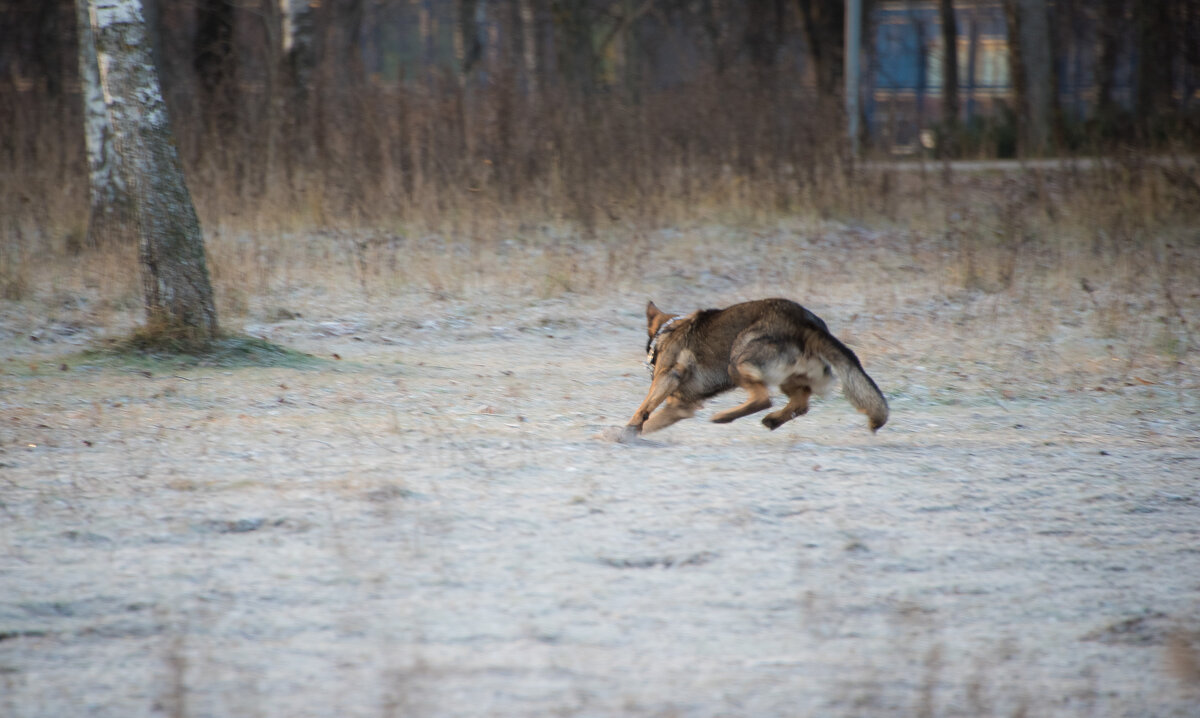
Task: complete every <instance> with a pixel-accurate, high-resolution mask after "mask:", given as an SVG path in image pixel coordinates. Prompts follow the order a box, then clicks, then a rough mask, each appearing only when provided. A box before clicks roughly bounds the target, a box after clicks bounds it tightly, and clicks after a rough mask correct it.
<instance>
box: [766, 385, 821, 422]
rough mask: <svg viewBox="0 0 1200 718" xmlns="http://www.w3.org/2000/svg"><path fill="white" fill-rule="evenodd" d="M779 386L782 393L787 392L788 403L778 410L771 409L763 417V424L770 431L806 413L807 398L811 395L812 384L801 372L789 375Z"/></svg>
mask: <svg viewBox="0 0 1200 718" xmlns="http://www.w3.org/2000/svg"><path fill="white" fill-rule="evenodd" d="M779 388H780V389H781V390H783V393H784V394H787V397H788V403H787V406H785V407H783V408H782V409H780V410H779V411H773V412H771V413H770V414H767V415H766V416H764V417H763V420H762V423H763V426H765V427H767V428H768V429H770V430H771V431H775V430H776V429H778V428H779V427H781V426H783V425H784V424H786V423H787V422H789V421H791V420H792V419H795V418H796V417H797V416H803V415H804V414H807V413H808V398H809V397H810V396H812V386H811V385H809V383H808V377H807V376H805V375H803V374H793V375H791V376H790V377H788V378H787V381H785V382H783V383H782V384H780V385H779Z"/></svg>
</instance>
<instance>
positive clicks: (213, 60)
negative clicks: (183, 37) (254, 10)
mask: <svg viewBox="0 0 1200 718" xmlns="http://www.w3.org/2000/svg"><path fill="white" fill-rule="evenodd" d="M236 18H237V15H236V12H235V7H234V3H233V1H232V0H197V4H196V35H195V38H194V40H193V44H192V53H193V54H192V69H193V70H194V71H195V73H196V85H197V88H198V90H199V97H198V98H197V99H198V100H199V106H200V108H201V111H202V112H203V113H204V115H205V118H204V119H205V124H206V126H207V129H208V130H209V131H210V132H211V131H214V130H215V131H217V132H220V133H222V134H223V133H227V132H229V131H230V130H231V129H232V128H233V126H234V123H235V120H236V115H237V107H238V97H237V78H236V71H237V61H236V58H235V57H234V45H233V37H234V28H235V22H236Z"/></svg>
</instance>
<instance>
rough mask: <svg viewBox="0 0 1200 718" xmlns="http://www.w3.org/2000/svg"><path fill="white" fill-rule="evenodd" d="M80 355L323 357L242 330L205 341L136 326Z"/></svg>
mask: <svg viewBox="0 0 1200 718" xmlns="http://www.w3.org/2000/svg"><path fill="white" fill-rule="evenodd" d="M82 356H83V358H84V359H86V360H89V361H102V362H108V363H112V364H117V365H125V366H136V367H139V368H145V367H147V366H150V365H156V364H157V365H162V364H168V365H171V366H173V367H183V368H186V367H197V366H203V367H222V368H242V367H278V368H288V369H317V368H320V367H323V366H325V365H326V364H328V362H326V361H325V360H323V359H319V358H317V357H314V356H312V355H311V354H305V353H303V352H298V351H296V350H294V349H288V348H287V347H283V346H280V345H278V344H273V343H271V342H269V341H267V340H265V339H260V338H258V337H252V336H247V335H245V334H223V335H221V336H220V337H218V338H217V339H215V340H212V341H210V342H207V343H205V344H198V343H195V342H190V341H188V340H187V338H186V337H182V336H179V335H171V334H169V333H162V332H157V333H156V332H151V331H147V330H145V329H144V328H139V329H138V330H137V331H135V332H134V333H133V334H131V335H129V336H128V337H123V338H118V339H108V340H105V341H104V342H103V343H102V346H100V347H99V348H96V349H92V350H89V351H85V352H83V354H82Z"/></svg>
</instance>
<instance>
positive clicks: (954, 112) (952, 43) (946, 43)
mask: <svg viewBox="0 0 1200 718" xmlns="http://www.w3.org/2000/svg"><path fill="white" fill-rule="evenodd" d="M939 10H940V12H939V14H940V15H941V20H942V137H941V138H940V140H941V141H940V142H939V143H938V151H939V153H940V154H942V155H943V156H954V155H956V154H957V153H958V135H959V130H958V21H957V19H956V18H955V16H954V0H940V5H939Z"/></svg>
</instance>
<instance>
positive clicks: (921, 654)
mask: <svg viewBox="0 0 1200 718" xmlns="http://www.w3.org/2000/svg"><path fill="white" fill-rule="evenodd" d="M781 241H782V240H781ZM864 241H866V240H864ZM664 243H665V244H669V242H667V241H666V240H664ZM664 246H665V245H664ZM763 246H764V247H766V248H765V249H763V252H764V253H765V256H767V257H768V259H767V261H764V262H762V263H758V261H757V260H754V261H751V260H736V259H735V258H734V257H735V256H742V254H744V253H742V254H737V253H734V252H732V251H731V253H730V254H729V255H728V256H722V255H720V248H719V247H717V248H710V249H711V252H710V254H711V255H712V256H714V257H717V259H714V261H713V262H712V263H710V264H703V263H702V264H701V265H700V266H699V268H697V266H696V264H695V263H694V262H693V261H692V258H690V257H688V256H686V253H680V252H673V251H670V250H669V248H664V249H663V250H662V252H661V256H660V257H659V260H658V261H656V262H651V263H650V264H651V266H653V267H654V268H653V269H651V270H648V271H647V272H646V273H645V274H644V275H642V276H639V277H635V278H634V279H632V280H626V281H623V282H622V283H621V284H620V286H614V287H604V286H597V287H593V288H591V289H590V290H588V291H582V292H572V291H561V292H558V293H555V294H554V295H553V296H538V294H539V292H538V291H529V292H523V290H521V289H520V287H516V288H515V289H514V288H511V287H510V291H508V292H506V293H505V292H496V293H489V292H488V291H487V287H483V288H479V289H478V290H474V291H471V292H466V293H465V294H461V295H460V296H458V297H457V298H446V297H445V296H444V295H443V296H441V298H438V297H436V296H431V295H430V293H428V292H425V291H410V292H401V293H395V294H390V295H386V296H381V295H379V294H375V295H374V296H363V295H355V294H354V292H352V291H349V290H348V291H347V292H346V294H345V296H339V297H338V298H337V299H336V300H335V299H331V298H330V297H329V295H327V294H324V295H323V294H321V293H314V292H306V291H301V290H296V291H294V292H293V293H292V294H291V295H288V299H287V302H288V304H287V308H288V310H289V311H292V312H296V313H299V316H292V315H290V314H280V313H279V312H278V311H276V310H275V308H274V307H273V306H267V305H266V304H264V305H263V306H258V305H254V306H252V308H251V310H250V312H249V316H248V318H246V319H245V320H239V321H238V323H239V324H242V325H243V326H244V327H245V329H246V330H247V331H248V332H250V333H252V334H256V335H260V336H265V337H267V338H269V339H272V340H274V341H277V342H279V343H282V344H285V345H288V346H291V347H294V348H297V349H300V350H302V351H306V352H310V353H312V354H313V355H315V356H317V357H319V358H320V359H321V361H320V362H317V363H315V364H314V365H312V366H309V367H293V368H289V367H268V368H264V367H204V366H200V367H190V368H189V367H174V366H171V365H165V364H153V365H150V364H148V365H145V366H141V365H136V364H120V363H114V362H111V361H106V360H97V359H88V358H82V357H81V356H80V355H78V354H75V353H73V352H77V351H78V350H79V349H80V348H81V346H82V345H83V344H84V343H85V342H86V341H89V340H90V339H91V338H92V337H93V336H94V335H95V334H97V333H99V332H101V331H102V330H103V329H104V327H97V326H89V325H88V324H87V322H86V321H85V322H82V323H76V324H72V323H70V322H64V320H63V319H62V316H58V317H57V318H56V319H54V320H53V321H51V320H48V319H43V318H40V315H39V312H38V311H37V308H36V307H34V306H30V305H26V304H16V303H10V304H8V305H4V307H3V313H2V314H0V346H2V347H3V349H2V350H0V715H4V716H13V717H14V718H15V717H18V716H20V717H26V716H28V717H32V716H67V715H89V716H114V717H117V716H119V717H121V718H128V717H130V716H146V715H159V714H165V715H174V716H184V715H186V716H285V717H300V716H490V715H498V716H547V715H580V716H592V715H594V716H600V715H635V716H640V715H645V716H715V715H723V716H892V715H917V716H990V715H1003V716H1016V715H1024V716H1181V717H1182V716H1198V715H1200V685H1197V684H1195V683H1190V682H1189V681H1188V680H1187V676H1186V674H1187V672H1188V660H1189V656H1193V655H1194V654H1193V653H1192V652H1194V651H1195V650H1197V648H1198V647H1200V640H1197V636H1198V635H1200V634H1197V633H1196V631H1197V629H1200V420H1198V415H1197V413H1196V412H1197V411H1198V410H1200V398H1198V392H1197V388H1198V386H1200V373H1198V372H1197V370H1196V367H1195V366H1194V365H1193V363H1192V362H1191V360H1192V359H1194V356H1195V354H1194V352H1193V353H1190V354H1185V355H1184V356H1183V357H1179V356H1176V355H1172V354H1171V353H1170V352H1169V351H1165V350H1160V349H1156V347H1160V346H1163V345H1164V343H1163V342H1161V341H1158V340H1156V339H1155V336H1156V335H1154V334H1148V333H1146V332H1148V331H1150V330H1145V331H1138V330H1136V327H1138V326H1142V325H1143V322H1142V320H1141V319H1137V318H1136V317H1137V316H1138V314H1137V313H1136V312H1135V313H1133V316H1134V317H1135V319H1132V320H1131V321H1130V324H1129V326H1128V327H1126V328H1125V329H1123V330H1122V331H1120V332H1115V333H1114V334H1116V336H1115V337H1113V336H1110V337H1108V338H1104V337H1102V336H1100V334H1099V332H1098V329H1097V327H1098V326H1099V325H1100V324H1102V322H1100V321H1099V320H1100V319H1103V317H1097V316H1096V315H1097V314H1101V313H1102V312H1101V311H1100V310H1101V308H1102V307H1103V306H1109V305H1102V304H1101V303H1100V302H1101V301H1103V297H1101V299H1100V300H1098V299H1097V296H1089V295H1088V294H1084V293H1083V292H1082V291H1077V292H1076V293H1075V294H1071V293H1070V292H1062V291H1058V292H1057V293H1054V294H1053V301H1051V300H1050V299H1046V300H1044V301H1043V299H1041V298H1039V296H1038V295H1037V293H1036V292H1034V291H1032V290H1029V291H1021V290H1011V291H1008V292H1002V293H999V294H983V293H971V292H964V291H949V290H946V289H945V288H941V287H940V286H939V283H940V280H938V279H937V278H936V277H932V276H930V274H929V272H925V271H920V270H916V269H914V270H912V271H911V272H908V273H906V272H904V271H901V270H902V269H903V268H902V267H900V268H893V269H894V270H895V271H891V270H889V271H891V273H890V274H888V275H887V276H888V277H889V278H888V279H887V280H886V281H885V280H883V279H880V280H878V281H875V280H871V281H868V282H866V283H863V282H862V281H859V282H851V281H850V280H849V278H848V273H847V272H841V273H839V272H836V271H833V270H830V272H828V273H825V274H821V273H819V272H816V271H814V272H813V273H812V274H805V273H802V272H799V271H792V270H794V269H795V268H794V267H792V268H789V267H786V266H784V267H781V266H779V265H778V264H777V263H773V262H772V261H770V256H772V255H771V251H772V250H771V247H772V246H774V245H772V244H771V242H770V241H767V242H766V243H765V244H764V245H763ZM654 251H658V250H653V251H652V252H651V254H652V255H653V252H654ZM906 251H907V250H906ZM672 257H673V258H672ZM883 259H884V260H886V256H884V257H883ZM718 260H719V261H718ZM738 261H741V262H742V263H741V264H738ZM830 261H834V262H835V264H836V261H835V260H830ZM897 262H900V260H897ZM885 263H886V261H885ZM897 267H899V264H897ZM827 269H828V268H827ZM834 269H836V267H835V268H834ZM534 270H536V267H534ZM789 272H791V274H792V275H793V276H795V277H798V278H796V279H792V280H789V279H787V278H786V275H787V274H788V273H789ZM509 281H510V282H511V280H509ZM365 286H366V285H364V287H365ZM540 293H541V294H543V295H544V294H545V293H544V292H540ZM771 294H785V295H788V296H792V297H793V298H796V299H798V300H800V301H801V302H802V303H804V304H805V305H807V306H809V307H810V308H812V309H813V310H814V311H816V312H817V313H818V314H820V315H821V316H823V317H824V318H825V319H826V320H827V321H828V323H829V325H830V327H831V329H832V330H833V331H834V332H835V333H836V334H838V335H839V336H840V337H842V338H843V339H844V340H846V341H847V343H849V344H850V345H851V346H852V347H854V348H855V350H856V351H858V352H859V355H860V356H861V357H862V359H863V362H864V364H865V366H866V368H867V370H868V372H870V373H871V375H872V376H873V377H874V378H875V380H876V381H877V382H878V383H879V385H880V386H881V388H882V389H883V390H884V392H885V393H886V394H887V395H888V397H889V399H890V401H891V406H892V419H891V422H890V423H889V424H888V425H887V426H886V427H885V428H884V429H883V430H881V431H880V432H879V433H878V434H877V435H872V434H871V433H870V432H869V431H868V429H867V427H866V425H865V420H864V419H863V417H861V415H858V414H856V413H855V412H854V411H853V410H852V409H851V408H850V407H849V405H848V404H847V403H846V402H845V400H844V399H842V398H841V397H840V395H836V394H835V395H834V396H833V397H830V398H829V399H826V400H823V401H818V402H816V403H815V404H814V407H813V409H812V411H811V412H810V413H809V415H808V416H806V417H801V418H800V419H798V420H796V421H794V422H792V423H791V424H788V425H787V426H785V427H783V428H781V429H780V430H778V431H776V432H769V431H767V430H765V429H764V428H763V427H762V426H760V425H759V424H758V422H757V420H756V419H755V418H750V419H744V420H741V421H738V422H735V423H734V424H731V425H725V426H720V425H714V424H711V423H708V422H707V421H706V418H707V417H708V416H710V415H711V413H712V412H713V411H715V410H719V409H720V408H722V407H727V406H730V405H732V404H733V403H734V402H735V401H738V400H739V397H738V396H737V395H728V396H726V397H722V398H720V399H718V400H716V401H714V402H712V403H710V405H709V406H708V407H707V408H706V409H705V410H704V412H702V414H701V415H700V416H699V417H697V419H694V420H691V421H689V422H684V423H681V424H679V425H676V426H675V427H671V428H670V429H668V430H667V431H664V432H661V433H659V434H655V435H652V436H651V437H650V439H651V440H652V441H650V442H647V443H646V444H644V445H637V446H628V445H622V444H617V443H613V442H611V441H609V440H607V437H608V436H610V435H611V427H613V426H616V425H620V424H623V423H624V422H625V421H626V420H627V419H628V416H629V415H630V414H631V413H632V411H633V409H634V408H635V407H636V406H637V404H638V403H639V401H640V400H641V398H642V396H643V394H644V392H645V390H646V387H647V384H648V378H647V375H646V372H645V370H644V369H643V367H642V366H641V364H640V362H641V359H642V349H643V347H644V343H645V335H644V320H643V318H642V307H643V304H644V301H645V299H646V298H647V297H648V296H651V295H653V298H654V299H655V300H656V301H657V302H658V303H659V304H660V305H661V306H663V307H664V308H672V309H677V310H691V309H695V308H698V307H702V306H714V305H720V304H725V303H729V302H732V301H735V300H738V299H745V298H751V297H754V296H765V295H771ZM1119 299H1120V301H1121V302H1125V303H1126V304H1128V303H1129V302H1134V303H1136V302H1142V301H1151V300H1146V299H1145V298H1144V297H1141V296H1122V297H1120V298H1119ZM277 300H278V295H276V296H275V298H274V299H273V300H272V301H277ZM1114 302H1115V300H1114ZM1195 305H1196V302H1195V301H1194V299H1193V300H1189V303H1188V304H1186V305H1185V306H1184V307H1183V310H1182V311H1183V312H1185V313H1186V318H1187V319H1189V320H1190V321H1191V322H1192V326H1197V323H1198V322H1197V321H1196V320H1197V319H1198V317H1197V316H1196V314H1197V312H1196V306H1195ZM1112 306H1116V304H1115V303H1114V304H1113V305H1112ZM1122 306H1124V305H1122ZM1035 318H1036V320H1035ZM35 337H36V339H35ZM335 355H336V356H337V357H340V358H335Z"/></svg>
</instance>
